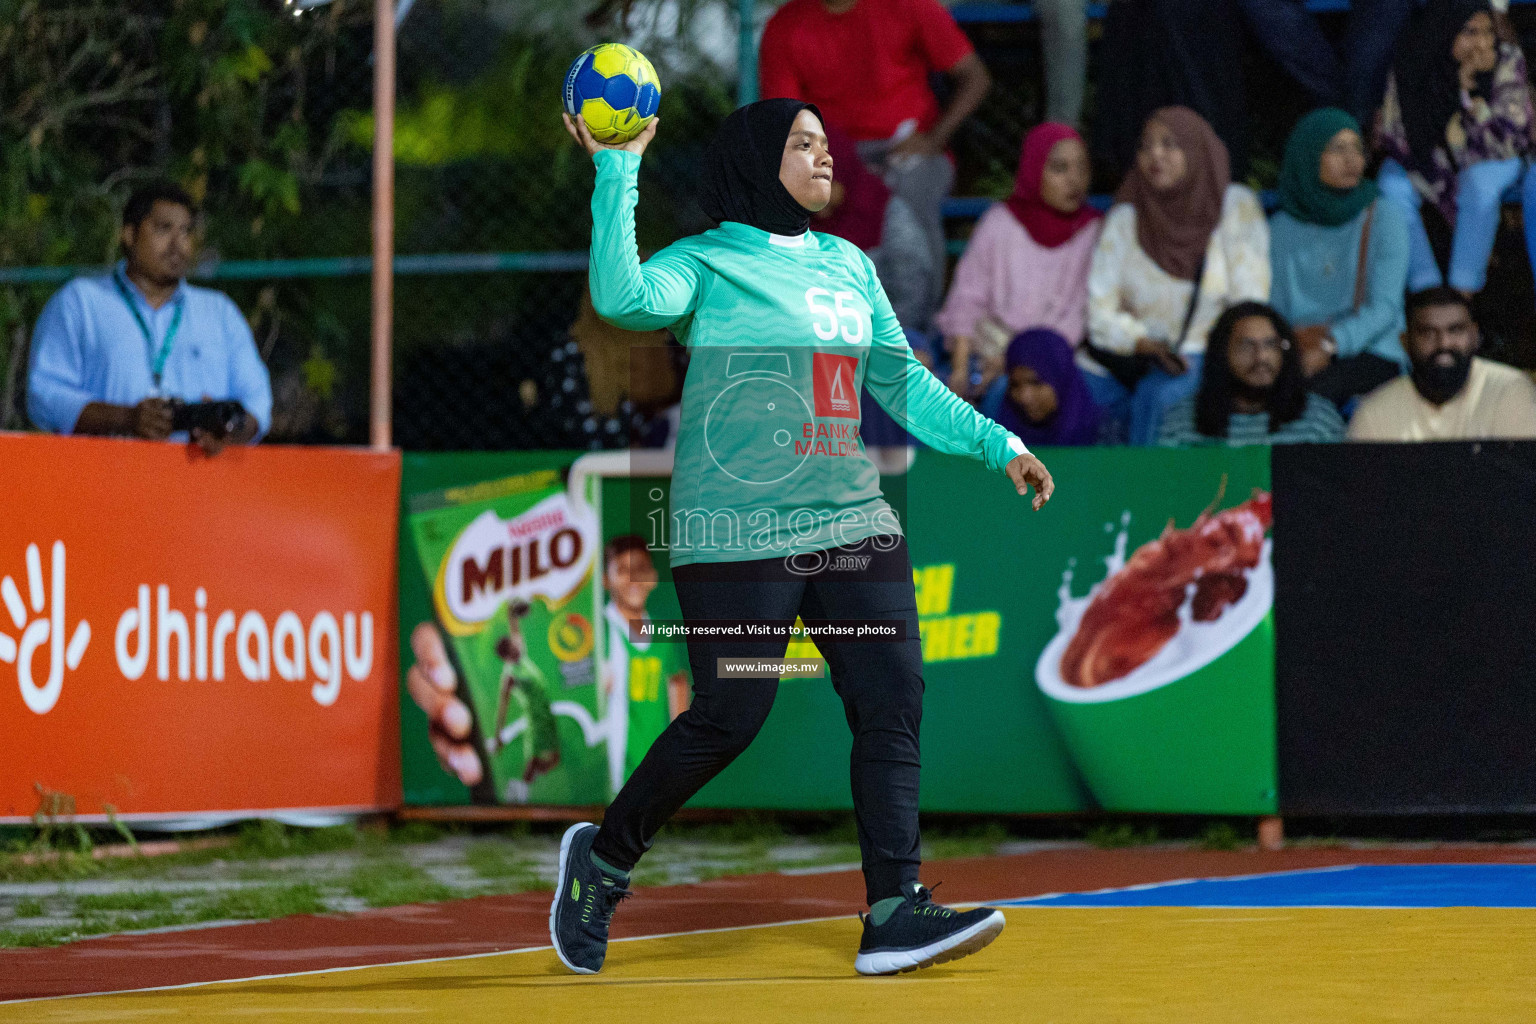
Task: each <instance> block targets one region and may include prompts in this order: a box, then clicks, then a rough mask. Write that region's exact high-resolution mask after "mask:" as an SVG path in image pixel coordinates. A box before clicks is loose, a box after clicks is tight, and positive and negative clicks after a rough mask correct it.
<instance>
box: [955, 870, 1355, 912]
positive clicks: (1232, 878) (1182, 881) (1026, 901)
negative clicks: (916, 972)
mask: <svg viewBox="0 0 1536 1024" xmlns="http://www.w3.org/2000/svg"><path fill="white" fill-rule="evenodd" d="M1380 866H1382V865H1376V864H1334V865H1330V866H1328V867H1321V868H1293V869H1291V870H1290V871H1258V872H1255V873H1253V874H1251V875H1212V876H1210V877H1202V878H1173V879H1169V880H1168V881H1166V882H1142V883H1139V884H1137V885H1119V886H1111V887H1110V888H1108V889H1090V890H1086V891H1082V892H1047V893H1041V894H1040V895H1038V896H1019V897H1017V898H1015V899H1012V900H994V901H992V902H989V903H987V904H985V906H989V907H1030V906H1035V905H1036V903H1035V901H1037V900H1054V899H1059V898H1061V897H1063V896H1109V895H1112V894H1114V893H1117V892H1146V891H1147V890H1148V889H1164V888H1167V887H1169V886H1174V885H1193V884H1194V883H1196V882H1247V881H1252V880H1253V879H1255V878H1281V877H1284V876H1287V875H1320V874H1326V873H1329V872H1334V871H1353V870H1354V869H1355V868H1363V867H1380ZM1041 905H1042V906H1052V905H1053V904H1048V903H1047V904H1041ZM1182 905H1183V904H1181V906H1182ZM1073 909H1078V908H1073ZM1276 909H1284V908H1278V907H1277V908H1276Z"/></svg>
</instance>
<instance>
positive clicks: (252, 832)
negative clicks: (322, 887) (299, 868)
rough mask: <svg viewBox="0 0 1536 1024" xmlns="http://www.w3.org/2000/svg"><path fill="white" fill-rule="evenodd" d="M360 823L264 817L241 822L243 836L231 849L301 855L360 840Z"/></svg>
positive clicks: (245, 853) (238, 852)
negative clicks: (300, 823)
mask: <svg viewBox="0 0 1536 1024" xmlns="http://www.w3.org/2000/svg"><path fill="white" fill-rule="evenodd" d="M358 838H359V837H358V833H357V827H356V826H354V825H332V826H329V827H327V828H291V827H289V826H287V825H284V824H283V823H282V822H280V821H272V820H270V819H262V820H261V821H248V822H246V823H245V824H244V825H241V826H240V837H239V839H238V840H237V841H236V843H235V845H234V847H232V848H231V850H230V853H231V855H233V856H236V857H250V858H257V857H302V856H305V855H307V854H311V853H330V852H331V851H333V850H346V849H350V848H352V847H354V846H356V845H357V844H358Z"/></svg>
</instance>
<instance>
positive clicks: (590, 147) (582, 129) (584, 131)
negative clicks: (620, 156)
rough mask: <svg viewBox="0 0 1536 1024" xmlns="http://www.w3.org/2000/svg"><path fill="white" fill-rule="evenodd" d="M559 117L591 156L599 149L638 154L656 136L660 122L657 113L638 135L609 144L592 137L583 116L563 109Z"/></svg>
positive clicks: (659, 116)
mask: <svg viewBox="0 0 1536 1024" xmlns="http://www.w3.org/2000/svg"><path fill="white" fill-rule="evenodd" d="M560 118H561V120H563V121H564V122H565V130H566V131H568V132H570V133H571V138H573V139H575V140H576V144H577V145H579V146H580V147H581V148H582V149H585V150H586V151H587V155H588V156H591V155H592V154H594V153H596V152H597V151H598V150H600V149H622V150H625V151H626V152H630V153H633V154H635V155H636V156H639V155H640V154H642V153H644V152H645V147H646V146H649V145H650V144H651V140H652V139H654V138H655V137H656V126H657V125H658V124H660V123H661V115H659V114H658V115H657V116H655V117H653V118H651V123H650V124H648V125H646V126H645V130H644V131H642V132H641V133H640V134H639V135H636V136H635V137H634V138H632V139H630V140H629V141H628V142H623V143H619V144H618V145H614V146H610V145H608V144H607V143H603V142H598V141H597V140H596V139H594V138H593V137H592V131H591V129H589V128H588V127H587V122H586V121H585V120H584V119H583V118H580V117H572V116H571V115H570V114H567V113H565V112H564V111H561V112H560Z"/></svg>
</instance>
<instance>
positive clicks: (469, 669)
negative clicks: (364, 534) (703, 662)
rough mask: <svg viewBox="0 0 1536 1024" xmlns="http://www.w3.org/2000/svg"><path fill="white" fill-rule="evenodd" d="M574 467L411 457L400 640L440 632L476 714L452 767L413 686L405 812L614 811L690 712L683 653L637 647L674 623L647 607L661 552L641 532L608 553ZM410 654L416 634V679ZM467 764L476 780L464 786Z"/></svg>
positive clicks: (405, 736) (461, 691) (406, 653)
mask: <svg viewBox="0 0 1536 1024" xmlns="http://www.w3.org/2000/svg"><path fill="white" fill-rule="evenodd" d="M571 460H572V456H567V455H564V454H563V453H559V452H550V453H515V454H509V455H505V456H491V455H446V456H407V459H406V461H407V464H408V465H409V466H410V468H409V469H408V470H407V471H406V476H405V483H404V488H405V491H406V496H405V504H406V515H405V517H404V519H405V523H404V525H405V534H406V535H405V536H403V537H402V544H404V545H406V552H405V554H404V555H403V556H402V561H401V614H402V618H401V623H402V633H404V634H406V635H407V637H409V634H410V633H412V632H413V631H415V630H417V629H419V628H420V625H421V623H424V622H425V623H429V624H430V626H431V628H433V629H435V630H436V631H437V633H438V635H439V637H440V638H441V640H442V641H443V647H444V651H445V653H446V657H447V660H448V662H449V665H450V667H451V670H452V675H453V677H454V681H455V692H454V698H455V699H456V700H458V701H459V702H460V703H462V704H463V706H464V707H465V709H466V710H467V711H468V714H469V717H470V719H471V725H470V729H469V733H468V736H467V737H463V738H462V742H459V743H455V744H454V746H453V747H452V748H450V749H451V753H450V763H449V764H448V765H444V764H442V763H441V761H442V758H441V757H440V756H439V749H438V748H441V747H443V746H444V745H445V743H446V742H448V739H449V738H446V737H444V736H443V735H442V732H441V729H442V726H441V723H440V724H439V728H438V734H437V735H433V734H432V733H433V729H432V726H431V723H430V722H429V720H428V718H427V709H426V708H424V707H421V706H420V705H419V703H418V702H417V701H416V700H415V699H413V698H412V696H411V694H410V691H409V687H406V688H405V701H404V703H405V709H404V711H403V714H402V743H403V746H404V756H403V758H402V762H403V765H404V775H405V797H406V801H407V802H408V803H415V804H455V803H467V802H473V803H480V804H525V803H529V804H560V805H572V804H585V805H592V804H602V803H606V802H607V801H608V800H609V799H611V798H612V796H613V794H614V793H616V792H617V791H618V789H619V787H620V786H622V785H623V783H624V780H625V779H626V778H628V776H629V773H630V772H632V771H633V770H634V768H635V766H636V765H638V764H639V762H640V759H641V758H642V757H644V755H645V752H646V750H647V749H649V747H650V744H651V743H652V742H653V741H654V740H655V738H656V737H657V736H659V735H660V734H661V731H662V730H663V729H665V728H666V726H667V723H668V722H670V721H671V720H672V718H674V717H676V715H677V714H678V713H680V712H681V711H682V709H684V708H686V707H687V706H688V702H689V699H690V695H691V682H690V679H689V676H688V670H687V655H686V648H685V647H684V646H683V645H682V644H680V643H677V644H666V643H659V642H654V641H649V640H646V639H643V638H642V632H641V629H640V627H641V625H642V624H643V623H644V622H645V621H646V620H647V619H650V618H654V617H659V616H661V615H664V614H669V615H670V617H673V618H675V617H676V615H677V613H676V611H675V608H674V609H673V610H671V611H670V612H669V613H660V612H656V611H655V610H654V608H653V607H652V606H654V605H655V603H656V602H655V600H654V599H653V598H652V595H653V593H654V592H655V591H656V589H657V585H658V571H657V567H656V565H655V563H654V561H653V560H652V557H651V553H650V552H649V551H648V550H647V548H646V545H645V543H644V541H642V540H641V539H640V538H639V537H637V536H616V537H611V538H609V539H608V541H607V543H606V546H605V545H604V543H603V541H602V540H601V539H600V537H599V531H598V528H597V520H596V516H595V512H594V509H593V508H592V507H591V506H590V505H588V504H587V503H586V502H585V501H581V500H578V499H576V498H574V497H573V496H572V495H571V494H570V493H569V491H568V487H567V482H568V478H569V468H570V463H571ZM541 463H542V465H540V464H541ZM530 467H537V468H530ZM514 468H517V469H521V470H522V471H521V472H514V473H512V474H511V475H504V476H500V477H497V478H493V479H477V477H481V476H484V475H486V474H488V473H492V472H496V471H497V470H508V469H514ZM449 480H452V481H454V482H452V483H451V484H450V485H448V486H441V484H442V483H444V482H446V481H449ZM428 483H437V484H439V485H440V486H437V487H433V488H431V489H425V487H424V485H426V484H428ZM406 556H410V557H406ZM599 580H603V581H604V582H606V586H599ZM415 655H416V652H415V651H414V650H412V649H411V647H410V646H409V640H408V639H407V642H406V644H405V645H404V649H403V651H402V657H403V658H404V659H405V660H404V661H403V662H402V664H403V665H404V666H405V670H406V671H407V672H409V671H410V665H411V664H412V662H413V660H414V658H415ZM461 757H472V758H473V759H474V761H475V762H476V764H475V765H474V767H475V768H477V769H478V771H475V770H471V771H469V772H468V773H467V774H468V775H470V776H471V777H474V776H478V781H476V782H473V783H471V784H468V785H466V784H465V782H464V781H462V779H463V775H464V774H466V773H465V772H463V771H462V770H461V769H462V768H463V767H464V766H463V765H462V763H453V758H461ZM450 769H451V771H450ZM455 776H458V777H455Z"/></svg>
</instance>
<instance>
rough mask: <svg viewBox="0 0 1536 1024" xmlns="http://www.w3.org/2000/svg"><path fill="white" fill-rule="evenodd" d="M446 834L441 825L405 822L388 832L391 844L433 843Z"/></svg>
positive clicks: (425, 822) (446, 831) (427, 822)
mask: <svg viewBox="0 0 1536 1024" xmlns="http://www.w3.org/2000/svg"><path fill="white" fill-rule="evenodd" d="M447 834H448V830H447V829H446V828H443V827H442V826H441V825H434V824H433V823H432V822H430V821H405V822H401V823H400V824H398V825H396V826H394V827H393V828H391V829H390V830H389V841H390V842H392V843H433V842H436V841H437V840H439V839H441V838H443V836H445V835H447Z"/></svg>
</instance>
